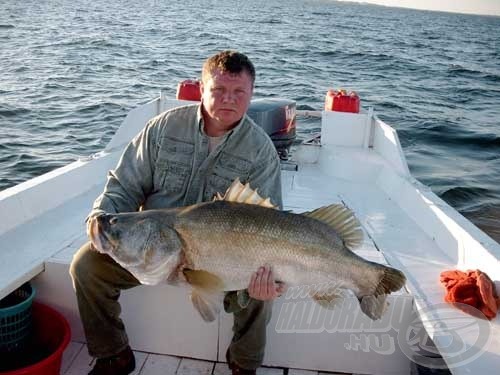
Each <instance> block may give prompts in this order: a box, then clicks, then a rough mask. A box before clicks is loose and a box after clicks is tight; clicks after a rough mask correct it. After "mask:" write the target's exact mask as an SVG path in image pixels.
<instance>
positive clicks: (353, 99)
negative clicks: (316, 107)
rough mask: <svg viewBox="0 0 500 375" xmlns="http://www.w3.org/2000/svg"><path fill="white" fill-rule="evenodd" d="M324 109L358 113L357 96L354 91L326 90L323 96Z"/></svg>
mask: <svg viewBox="0 0 500 375" xmlns="http://www.w3.org/2000/svg"><path fill="white" fill-rule="evenodd" d="M325 111H338V112H352V113H359V96H358V94H356V93H355V92H354V91H351V92H349V93H348V92H347V91H346V90H338V91H337V90H328V92H327V93H326V97H325Z"/></svg>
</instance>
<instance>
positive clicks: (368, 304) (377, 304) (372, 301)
mask: <svg viewBox="0 0 500 375" xmlns="http://www.w3.org/2000/svg"><path fill="white" fill-rule="evenodd" d="M388 305H389V303H388V302H387V294H381V295H379V296H364V297H362V298H360V299H359V307H360V308H361V311H363V312H364V313H365V314H366V315H367V316H368V317H369V318H370V319H372V320H378V319H380V318H381V317H382V315H384V312H385V311H386V310H387V306H388Z"/></svg>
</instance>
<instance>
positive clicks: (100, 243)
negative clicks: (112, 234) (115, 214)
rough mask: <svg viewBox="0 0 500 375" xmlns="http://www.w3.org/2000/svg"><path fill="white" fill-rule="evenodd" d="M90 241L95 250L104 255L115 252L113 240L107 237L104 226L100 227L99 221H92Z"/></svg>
mask: <svg viewBox="0 0 500 375" xmlns="http://www.w3.org/2000/svg"><path fill="white" fill-rule="evenodd" d="M90 241H91V242H92V245H94V247H95V249H96V250H97V251H98V252H100V253H102V254H107V253H111V252H112V251H113V248H114V247H113V244H112V241H111V239H110V238H109V237H108V236H107V235H106V232H105V231H104V230H103V228H102V226H100V225H99V221H98V220H97V219H95V218H94V219H91V222H90Z"/></svg>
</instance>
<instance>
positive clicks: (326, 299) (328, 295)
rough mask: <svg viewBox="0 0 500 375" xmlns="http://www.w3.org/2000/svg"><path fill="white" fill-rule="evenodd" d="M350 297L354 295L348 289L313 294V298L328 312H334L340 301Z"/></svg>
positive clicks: (334, 289) (335, 289)
mask: <svg viewBox="0 0 500 375" xmlns="http://www.w3.org/2000/svg"><path fill="white" fill-rule="evenodd" d="M350 296H352V293H350V291H349V290H348V289H340V288H333V289H329V290H326V291H321V292H316V293H314V294H311V298H312V299H313V300H314V301H316V303H318V304H319V305H320V306H321V307H324V308H325V309H327V310H333V309H334V308H335V305H336V304H337V303H338V302H339V301H340V300H342V299H344V298H346V297H350Z"/></svg>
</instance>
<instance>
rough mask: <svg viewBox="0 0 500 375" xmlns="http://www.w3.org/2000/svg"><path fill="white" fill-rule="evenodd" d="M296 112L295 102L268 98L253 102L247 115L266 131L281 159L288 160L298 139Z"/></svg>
mask: <svg viewBox="0 0 500 375" xmlns="http://www.w3.org/2000/svg"><path fill="white" fill-rule="evenodd" d="M296 112H297V105H296V103H295V101H293V100H288V99H280V98H276V99H270V98H266V99H255V100H252V102H251V103H250V107H249V108H248V111H247V115H248V116H249V117H250V118H251V119H252V120H253V121H254V122H255V123H256V124H257V125H259V126H260V127H261V128H262V129H264V130H265V132H266V133H267V134H268V135H269V137H270V138H271V140H272V141H273V144H274V147H275V148H276V150H277V151H278V154H279V155H280V157H281V158H282V159H286V158H287V157H288V153H289V151H290V146H291V145H292V143H293V141H294V140H295V138H296V117H297V116H296Z"/></svg>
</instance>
